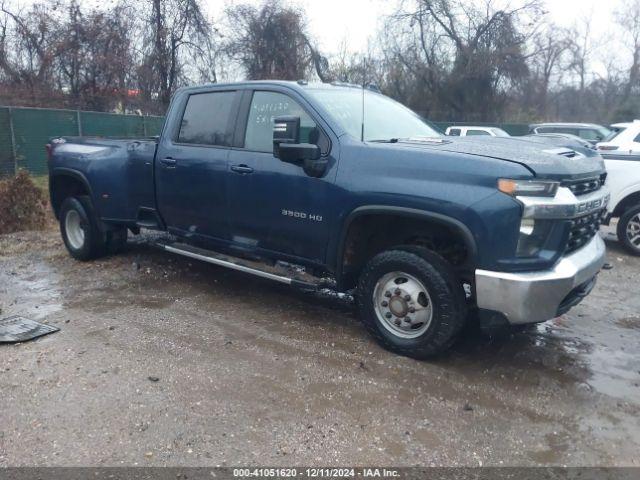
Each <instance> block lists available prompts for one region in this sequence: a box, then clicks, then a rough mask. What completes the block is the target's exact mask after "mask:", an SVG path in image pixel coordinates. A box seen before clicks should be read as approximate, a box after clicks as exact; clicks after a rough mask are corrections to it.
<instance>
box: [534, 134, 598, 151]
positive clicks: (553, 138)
mask: <svg viewBox="0 0 640 480" xmlns="http://www.w3.org/2000/svg"><path fill="white" fill-rule="evenodd" d="M525 137H530V138H539V139H542V140H548V142H549V143H550V144H554V145H555V144H558V143H559V142H558V141H560V143H562V144H565V142H564V140H571V141H572V142H574V143H575V144H576V145H580V146H581V147H583V148H591V149H593V148H595V146H594V145H593V144H592V143H591V142H588V141H587V140H585V139H583V138H580V137H578V136H577V135H572V134H570V133H528V134H527V135H525Z"/></svg>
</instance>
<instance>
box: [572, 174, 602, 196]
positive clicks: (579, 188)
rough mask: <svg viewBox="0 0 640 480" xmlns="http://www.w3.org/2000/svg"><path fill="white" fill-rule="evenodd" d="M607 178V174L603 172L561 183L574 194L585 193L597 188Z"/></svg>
mask: <svg viewBox="0 0 640 480" xmlns="http://www.w3.org/2000/svg"><path fill="white" fill-rule="evenodd" d="M606 178H607V174H606V173H603V174H602V175H600V176H599V177H592V178H587V179H583V180H577V181H571V182H565V183H563V186H564V187H567V188H568V189H569V190H571V191H572V192H573V194H574V195H585V194H587V193H591V192H595V191H596V190H599V189H600V187H602V185H604V181H605V179H606Z"/></svg>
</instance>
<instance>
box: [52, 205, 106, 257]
mask: <svg viewBox="0 0 640 480" xmlns="http://www.w3.org/2000/svg"><path fill="white" fill-rule="evenodd" d="M72 212H75V213H72ZM75 214H77V215H78V216H79V217H80V228H81V229H82V231H83V233H84V238H83V241H82V242H81V243H80V242H79V241H77V240H76V241H75V242H74V241H73V240H71V239H70V237H69V233H68V232H67V227H66V223H67V217H68V216H69V215H75ZM60 233H61V234H62V239H63V240H64V244H65V246H66V247H67V250H68V251H69V254H70V255H71V256H72V257H73V258H75V259H77V260H82V261H87V260H92V259H94V258H98V257H100V256H102V255H104V254H105V253H106V251H107V245H106V240H105V234H104V233H103V232H102V231H101V230H100V228H99V227H98V223H97V219H96V216H95V215H94V213H93V207H92V205H91V200H90V199H89V197H87V196H84V195H83V196H78V197H68V198H66V199H65V200H64V201H63V202H62V206H61V207H60Z"/></svg>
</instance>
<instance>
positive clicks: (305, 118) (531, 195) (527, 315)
mask: <svg viewBox="0 0 640 480" xmlns="http://www.w3.org/2000/svg"><path fill="white" fill-rule="evenodd" d="M363 106H364V108H363ZM363 112H365V115H364V117H363ZM47 149H48V152H49V172H50V177H49V185H50V194H51V204H52V206H53V209H54V212H55V215H56V217H57V218H58V220H59V222H60V231H61V234H62V238H63V240H64V242H65V245H66V247H67V250H68V251H69V253H70V254H71V255H72V256H73V257H74V258H76V259H79V260H90V259H93V258H96V257H99V256H100V255H103V254H105V253H107V252H110V251H111V252H113V251H117V250H119V249H121V248H122V247H123V245H124V244H125V242H126V238H127V230H130V231H131V232H133V233H138V232H139V231H140V228H142V227H145V228H153V229H157V230H162V231H167V232H168V233H170V234H171V235H172V236H171V237H167V238H165V239H163V240H162V241H158V243H157V245H158V246H159V247H161V248H163V249H164V250H166V251H168V252H172V253H176V254H180V255H184V256H187V257H190V258H194V259H199V260H202V261H205V262H209V263H213V264H216V265H220V266H224V267H227V268H232V269H236V270H240V271H242V272H246V273H251V274H254V275H258V276H261V277H263V278H267V279H270V280H274V281H277V282H281V283H284V284H288V285H294V286H298V287H301V288H306V289H316V288H318V289H319V288H326V287H327V286H329V287H331V288H334V289H336V290H338V291H340V292H353V293H354V295H355V298H356V304H357V307H358V310H359V314H360V318H361V319H362V322H363V324H364V325H365V327H366V328H367V330H369V332H370V333H371V334H372V336H373V337H374V338H375V339H376V340H377V341H378V342H380V344H381V345H382V346H384V347H386V348H388V349H390V350H393V351H395V352H398V353H400V354H403V355H409V356H413V357H419V358H424V357H427V356H430V355H434V354H436V353H439V352H442V351H443V350H445V349H447V348H448V347H449V346H450V345H451V344H452V343H453V341H454V340H455V338H456V336H457V334H458V333H459V332H460V330H461V329H462V327H463V326H464V323H465V322H466V320H467V318H468V315H467V312H468V311H469V310H473V311H476V310H477V311H478V312H479V318H480V320H481V322H484V323H485V324H486V325H488V326H497V325H509V324H525V323H536V322H542V321H545V320H548V319H550V318H553V317H556V316H558V315H561V314H563V313H564V312H566V311H568V310H569V309H570V308H571V307H573V306H574V305H576V304H577V303H579V302H580V301H581V300H582V299H583V298H584V297H585V296H586V295H588V293H589V292H590V291H591V289H592V288H593V286H594V285H595V282H596V276H597V274H598V271H599V270H600V268H601V267H602V265H603V264H604V259H605V247H604V242H603V241H602V239H601V238H600V236H599V235H598V234H597V232H598V228H599V226H600V222H601V220H602V218H603V214H604V212H605V207H606V204H607V202H608V200H609V193H608V190H607V188H606V187H605V186H603V180H604V176H605V170H604V164H603V162H602V158H601V157H600V156H599V155H597V153H596V152H594V151H593V150H590V149H580V148H579V147H578V148H577V150H576V149H569V148H553V147H550V146H549V145H547V144H544V143H541V142H539V141H537V142H536V141H534V140H530V139H522V138H515V137H512V138H492V139H490V140H483V139H469V138H456V137H444V136H442V135H441V134H439V133H438V132H436V131H434V130H433V129H432V128H431V127H429V125H427V124H426V123H425V122H424V121H423V120H422V119H420V117H419V116H418V115H416V114H415V113H414V112H412V111H411V110H409V109H407V108H405V107H404V106H402V105H400V104H399V103H397V102H395V101H393V100H391V99H390V98H388V97H385V96H384V95H381V94H379V93H375V92H372V91H368V90H363V89H362V88H357V87H356V88H354V87H349V86H335V85H329V84H320V85H317V84H316V85H310V84H309V85H308V84H307V83H306V82H276V81H273V82H271V81H263V82H241V83H235V84H216V85H206V86H202V87H189V88H183V89H180V90H178V92H176V94H175V95H174V97H173V99H172V102H171V106H170V108H169V111H168V114H167V117H166V121H165V125H164V128H163V130H162V134H161V135H160V137H159V138H158V139H154V140H151V139H137V140H135V139H132V140H116V139H104V138H68V137H62V138H56V139H53V140H52V141H51V144H50V145H48V146H47ZM575 157H579V161H577V160H576V158H575Z"/></svg>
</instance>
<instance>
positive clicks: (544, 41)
mask: <svg viewBox="0 0 640 480" xmlns="http://www.w3.org/2000/svg"><path fill="white" fill-rule="evenodd" d="M531 44H532V47H531V48H532V52H531V53H530V54H529V56H528V63H529V76H528V78H527V79H526V81H525V82H524V85H525V92H524V93H525V94H524V95H523V97H524V98H527V99H528V101H527V102H526V103H527V106H531V107H533V109H534V111H535V113H536V115H537V116H538V117H539V118H543V119H544V118H547V117H548V115H549V93H550V89H551V88H552V87H553V86H554V85H558V84H560V83H561V81H562V73H563V68H562V66H563V57H564V56H566V55H567V53H568V52H569V50H570V48H571V45H572V42H571V39H570V35H569V32H567V31H566V30H564V29H562V28H560V27H558V26H557V25H554V24H547V25H544V28H543V29H541V30H540V31H538V32H537V33H536V34H535V35H534V36H533V37H532V39H531Z"/></svg>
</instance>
